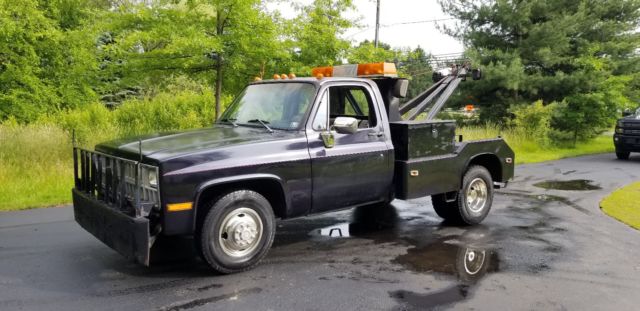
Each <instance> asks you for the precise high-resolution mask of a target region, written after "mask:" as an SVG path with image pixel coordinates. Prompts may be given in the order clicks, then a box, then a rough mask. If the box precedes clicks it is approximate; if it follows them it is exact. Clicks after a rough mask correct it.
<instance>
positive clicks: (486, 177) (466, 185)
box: [431, 165, 493, 225]
mask: <svg viewBox="0 0 640 311" xmlns="http://www.w3.org/2000/svg"><path fill="white" fill-rule="evenodd" d="M454 197H455V199H452V200H447V199H446V195H445V194H438V195H434V196H432V197H431V202H432V203H433V208H434V209H435V211H436V214H438V216H440V217H442V218H443V219H445V220H446V221H448V222H451V223H455V224H461V225H475V224H479V223H480V222H482V220H484V218H485V217H487V215H488V214H489V210H491V205H492V204H493V179H492V178H491V174H490V173H489V171H488V170H487V169H486V168H485V167H483V166H479V165H474V166H471V167H469V169H468V170H467V172H466V173H465V174H464V177H463V179H462V189H460V190H459V191H458V192H457V193H456V194H455V196H454Z"/></svg>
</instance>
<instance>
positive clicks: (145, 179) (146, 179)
mask: <svg viewBox="0 0 640 311" xmlns="http://www.w3.org/2000/svg"><path fill="white" fill-rule="evenodd" d="M140 182H141V183H142V186H147V187H153V188H157V187H158V168H157V167H155V166H150V165H145V164H142V165H140Z"/></svg>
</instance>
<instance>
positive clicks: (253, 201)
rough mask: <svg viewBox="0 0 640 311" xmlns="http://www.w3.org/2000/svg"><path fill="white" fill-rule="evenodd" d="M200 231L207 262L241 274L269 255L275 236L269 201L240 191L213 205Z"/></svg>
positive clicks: (212, 203) (198, 239) (229, 271)
mask: <svg viewBox="0 0 640 311" xmlns="http://www.w3.org/2000/svg"><path fill="white" fill-rule="evenodd" d="M199 227H200V228H199V230H198V231H197V236H196V243H199V245H198V246H199V249H200V250H201V255H202V257H203V259H204V260H205V261H206V262H207V263H208V264H209V266H211V268H213V269H214V270H216V271H218V272H220V273H234V272H241V271H245V270H248V269H251V268H253V267H254V266H256V265H257V264H258V263H259V262H260V260H261V259H262V258H264V256H266V254H267V252H268V251H269V248H271V244H273V239H274V236H275V217H274V215H273V210H272V208H271V204H269V201H268V200H267V199H265V197H264V196H262V195H261V194H259V193H257V192H254V191H250V190H238V191H234V192H231V193H229V194H227V195H225V196H222V197H221V198H220V199H219V200H217V201H215V202H211V206H210V209H209V212H208V213H207V216H206V217H205V219H204V221H203V222H202V224H201V225H200V226H199Z"/></svg>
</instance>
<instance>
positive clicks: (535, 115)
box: [509, 100, 554, 146]
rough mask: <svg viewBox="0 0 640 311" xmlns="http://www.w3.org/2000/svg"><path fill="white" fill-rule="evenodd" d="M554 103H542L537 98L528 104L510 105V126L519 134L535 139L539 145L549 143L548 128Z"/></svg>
mask: <svg viewBox="0 0 640 311" xmlns="http://www.w3.org/2000/svg"><path fill="white" fill-rule="evenodd" d="M553 107H554V105H553V104H552V105H546V106H545V105H544V104H543V103H542V100H538V101H536V102H535V103H533V104H530V105H514V106H511V108H510V109H509V112H510V113H511V114H512V115H513V116H514V117H513V119H512V120H511V121H510V127H511V128H512V129H513V130H515V131H518V132H519V135H520V136H523V137H526V138H528V139H532V140H534V141H536V142H537V143H538V144H539V145H542V146H546V145H548V144H549V138H550V137H549V130H550V127H551V116H552V111H553Z"/></svg>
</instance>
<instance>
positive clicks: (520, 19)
mask: <svg viewBox="0 0 640 311" xmlns="http://www.w3.org/2000/svg"><path fill="white" fill-rule="evenodd" d="M440 4H441V6H442V7H443V9H444V11H445V12H447V13H449V14H450V15H452V16H454V17H456V18H457V19H459V23H458V26H457V27H456V28H454V29H447V30H446V31H447V32H448V33H449V34H451V35H454V36H456V37H458V38H460V39H462V40H463V41H464V43H465V45H466V46H467V48H468V50H467V53H468V55H469V56H471V58H472V59H473V60H474V62H475V63H476V65H480V66H481V67H483V69H484V73H485V75H484V76H485V77H486V79H485V80H483V81H479V82H478V83H473V84H467V85H465V87H468V88H469V91H470V92H472V93H473V94H474V95H475V96H476V97H477V98H479V99H480V101H481V102H482V103H483V104H485V105H487V106H486V107H488V109H484V110H483V118H484V119H489V120H494V121H496V120H501V119H503V118H505V117H506V116H507V115H508V113H507V111H508V107H509V106H511V105H515V104H519V103H522V102H526V103H533V102H535V101H536V100H538V99H541V100H543V101H544V103H545V104H549V103H552V102H558V103H564V104H561V105H558V109H561V110H562V109H564V110H567V109H568V110H571V111H564V112H562V113H558V114H556V116H557V117H556V118H555V119H554V122H553V126H554V127H555V128H556V129H557V130H560V131H567V129H569V128H571V129H572V132H573V133H574V134H575V133H576V132H578V133H580V132H582V131H583V130H586V129H589V128H590V127H591V128H593V127H596V128H598V127H606V125H607V124H609V122H610V120H611V119H612V117H614V116H615V111H616V108H617V107H619V106H620V105H624V104H625V102H628V101H629V100H630V98H629V97H628V96H629V95H630V92H629V91H628V90H625V91H620V90H621V89H625V87H624V86H623V85H622V84H621V83H624V82H623V81H625V79H626V78H624V79H619V77H620V76H622V75H633V73H630V72H629V70H627V69H628V68H625V69H624V70H622V69H623V68H624V66H625V64H628V63H629V61H630V60H632V59H633V61H632V62H635V63H637V60H638V57H637V54H634V51H635V50H636V49H637V47H638V46H640V35H639V34H638V32H637V28H638V26H639V25H640V23H639V21H640V1H638V0H608V1H596V0H580V1H562V0H531V1H507V0H495V1H481V0H456V1H443V0H440ZM635 70H637V69H635ZM636 73H637V71H636ZM614 93H615V94H614ZM614 96H615V98H616V101H613V100H611V98H612V97H614ZM595 102H598V104H597V105H595V104H594V103H595ZM586 105H591V106H590V107H586ZM569 115H576V116H578V115H580V116H589V117H588V118H582V117H576V118H569V117H567V116H569ZM576 122H577V123H579V126H578V124H576ZM578 128H579V129H578ZM587 132H590V133H591V132H593V131H587ZM576 136H577V135H574V138H575V137H576ZM586 136H587V137H589V136H590V135H586Z"/></svg>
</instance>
